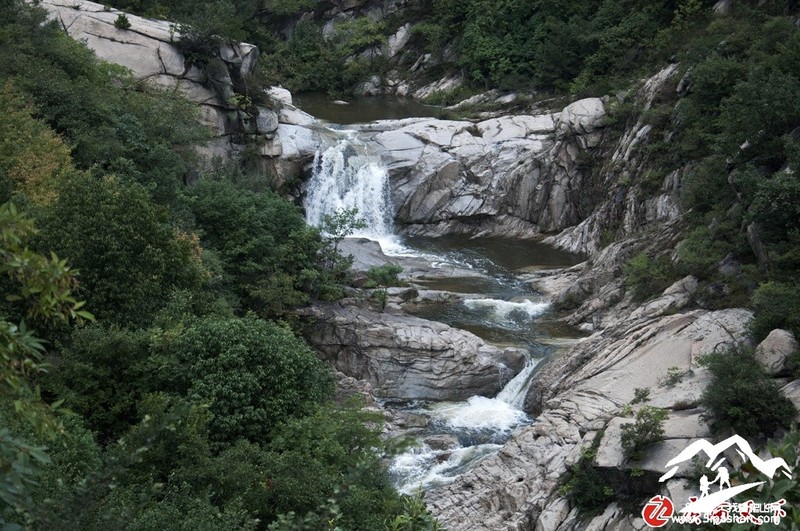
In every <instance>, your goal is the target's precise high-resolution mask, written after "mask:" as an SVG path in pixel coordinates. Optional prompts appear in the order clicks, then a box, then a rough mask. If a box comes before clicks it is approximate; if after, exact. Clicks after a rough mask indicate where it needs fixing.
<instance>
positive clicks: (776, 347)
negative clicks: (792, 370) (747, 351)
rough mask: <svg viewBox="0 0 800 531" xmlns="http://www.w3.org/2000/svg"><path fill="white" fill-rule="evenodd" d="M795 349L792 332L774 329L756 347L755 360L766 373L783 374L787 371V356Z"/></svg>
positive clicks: (796, 346) (795, 343)
mask: <svg viewBox="0 0 800 531" xmlns="http://www.w3.org/2000/svg"><path fill="white" fill-rule="evenodd" d="M797 350H798V344H797V340H796V339H795V338H794V334H792V333H791V332H790V331H788V330H781V329H775V330H773V331H772V332H770V333H769V335H768V336H767V337H766V338H765V339H764V341H762V342H761V343H759V344H758V346H757V347H756V361H758V363H760V364H761V366H762V367H763V368H764V370H766V371H767V374H770V375H772V376H780V375H784V374H787V373H788V371H789V368H788V363H789V358H790V357H791V355H792V354H794V353H795V352H797Z"/></svg>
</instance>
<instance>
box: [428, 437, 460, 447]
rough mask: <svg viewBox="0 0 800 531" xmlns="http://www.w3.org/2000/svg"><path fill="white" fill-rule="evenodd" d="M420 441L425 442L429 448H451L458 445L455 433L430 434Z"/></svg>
mask: <svg viewBox="0 0 800 531" xmlns="http://www.w3.org/2000/svg"><path fill="white" fill-rule="evenodd" d="M422 442H424V443H425V444H427V445H428V446H429V447H430V449H431V450H452V449H453V448H458V447H459V446H460V444H459V442H458V437H456V436H455V435H447V434H444V435H431V436H429V437H425V438H424V439H423V440H422Z"/></svg>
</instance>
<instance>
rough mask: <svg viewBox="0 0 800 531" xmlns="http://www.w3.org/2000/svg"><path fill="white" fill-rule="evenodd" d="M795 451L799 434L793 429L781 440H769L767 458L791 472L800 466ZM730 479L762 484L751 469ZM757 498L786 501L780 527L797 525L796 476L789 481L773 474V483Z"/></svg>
mask: <svg viewBox="0 0 800 531" xmlns="http://www.w3.org/2000/svg"><path fill="white" fill-rule="evenodd" d="M798 448H800V431H798V429H797V427H796V426H795V427H793V428H792V430H791V431H789V432H787V433H786V434H784V435H783V437H782V438H781V439H774V440H770V441H768V442H767V444H766V450H767V452H769V455H770V456H772V457H775V458H782V459H783V460H784V461H786V464H787V465H788V466H789V468H790V469H791V470H793V471H794V470H797V467H798V466H800V451H798ZM731 477H732V479H733V480H734V481H736V480H738V483H740V484H744V483H752V482H754V481H763V476H762V475H761V473H760V472H759V471H758V470H756V469H754V468H753V467H751V466H743V467H741V468H739V469H738V470H736V471H734V472H733V473H732V474H731ZM759 495H760V496H763V497H764V499H767V500H780V499H783V500H786V504H785V505H784V506H783V509H784V510H785V511H786V516H785V517H784V518H783V519H782V520H781V525H782V526H785V527H786V528H791V529H794V528H795V527H797V526H798V525H800V479H798V478H797V475H796V474H792V477H790V478H787V477H786V476H784V475H783V474H776V475H775V477H774V478H773V479H772V481H767V482H766V484H765V485H764V486H763V487H762V489H761V491H760V492H759ZM790 526H791V527H790Z"/></svg>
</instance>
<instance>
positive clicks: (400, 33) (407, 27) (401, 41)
mask: <svg viewBox="0 0 800 531" xmlns="http://www.w3.org/2000/svg"><path fill="white" fill-rule="evenodd" d="M410 39H411V23H407V24H404V25H402V26H400V27H399V28H398V29H397V31H396V32H395V33H394V35H392V36H390V37H389V40H388V41H387V43H386V48H385V52H384V53H385V54H386V56H387V57H389V58H392V57H394V56H395V55H397V54H398V53H400V51H401V50H402V49H403V48H404V47H405V45H406V44H408V41H409V40H410Z"/></svg>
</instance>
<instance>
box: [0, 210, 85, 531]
mask: <svg viewBox="0 0 800 531" xmlns="http://www.w3.org/2000/svg"><path fill="white" fill-rule="evenodd" d="M32 232H33V225H32V223H31V222H30V221H29V220H27V219H25V218H24V217H22V216H21V215H20V214H19V213H18V212H17V211H16V209H15V208H14V206H13V205H11V204H8V203H7V204H4V205H2V206H0V274H2V275H3V276H7V277H8V278H9V279H10V280H11V281H12V285H13V288H14V292H12V293H9V295H7V297H10V298H12V299H13V300H16V301H20V302H22V303H25V305H26V310H27V312H26V313H27V315H28V316H29V317H31V318H32V319H34V320H35V321H36V322H39V323H50V322H55V321H61V322H68V321H70V320H74V319H81V318H83V319H93V316H92V315H91V314H89V313H88V312H86V311H85V310H81V309H80V308H81V307H82V306H83V302H79V301H77V300H76V299H75V298H74V296H73V294H72V289H73V288H74V286H75V279H74V275H75V273H76V272H75V271H74V270H71V269H70V268H69V267H67V265H66V262H65V261H63V260H59V258H58V257H57V256H56V255H54V254H53V255H51V256H50V257H49V258H47V257H45V256H42V255H39V254H36V253H34V252H33V251H31V250H30V249H29V248H28V247H27V246H26V240H27V239H28V238H29V237H30V236H31V233H32ZM43 353H44V347H43V345H42V343H41V341H40V340H39V339H38V338H37V337H36V336H34V335H33V333H32V332H31V331H29V330H28V329H27V328H26V326H25V324H24V322H23V323H20V324H15V323H12V322H9V321H7V320H6V317H5V316H2V317H1V318H0V399H2V401H0V405H1V406H2V407H4V408H6V407H7V408H8V409H11V407H9V406H10V405H11V404H13V413H11V415H12V416H13V417H15V418H16V419H18V422H21V423H24V425H26V426H27V429H28V431H31V432H34V433H36V434H38V435H39V436H40V437H41V438H42V439H45V440H53V439H55V438H56V436H57V435H58V434H59V432H60V431H61V429H62V428H61V425H60V423H59V422H58V420H57V419H56V418H55V416H54V410H55V409H56V408H57V406H58V404H54V405H53V406H52V407H51V406H49V405H47V404H45V403H44V402H43V401H42V399H41V396H40V392H39V388H38V387H34V385H33V383H32V381H31V380H32V379H33V378H34V377H35V375H37V374H38V373H40V372H42V371H43V370H44V369H45V366H44V365H43V364H42V362H41V360H42V355H43ZM3 426H4V427H3V428H2V429H0V471H2V481H0V524H3V525H4V527H5V526H6V525H9V526H10V525H11V524H10V523H9V522H8V521H7V520H6V518H8V517H12V518H13V517H14V513H19V512H20V511H21V510H22V509H23V507H24V506H25V505H27V504H29V503H31V498H30V487H31V486H32V485H34V484H35V483H34V481H33V477H34V476H35V475H36V474H37V473H39V472H40V467H41V466H44V465H47V464H49V463H50V458H49V457H48V455H47V454H46V453H45V451H44V448H42V447H40V446H34V445H31V444H30V443H28V442H27V441H26V440H25V439H23V438H21V437H19V436H17V435H15V434H14V433H12V432H11V431H10V430H9V429H8V424H7V423H3Z"/></svg>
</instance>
